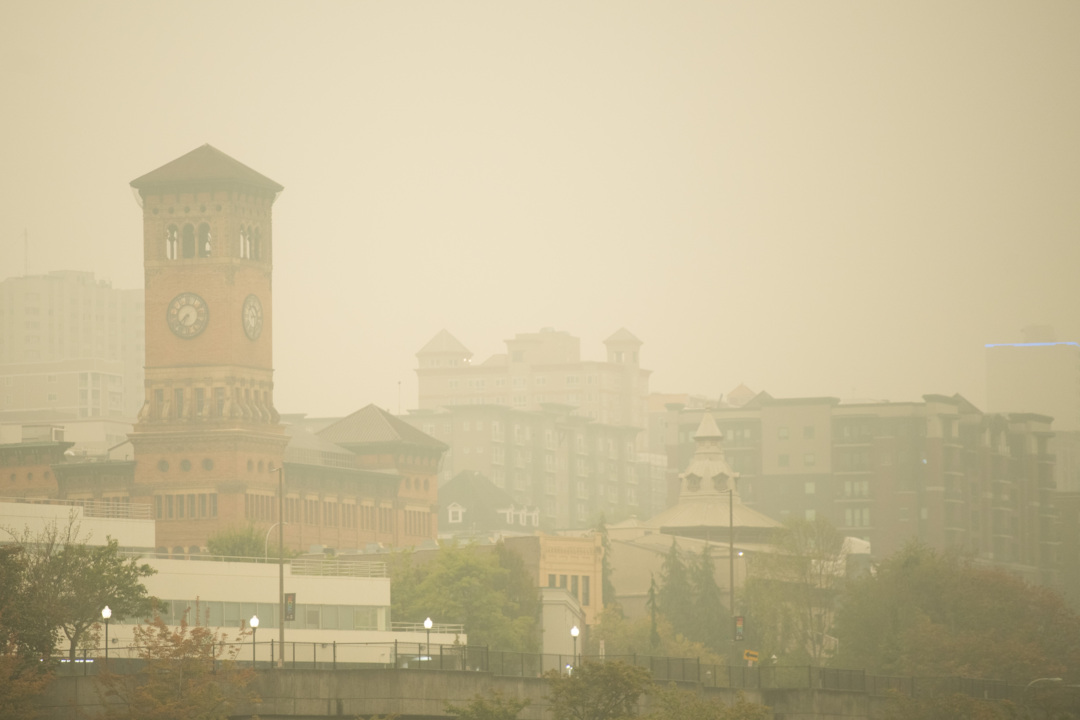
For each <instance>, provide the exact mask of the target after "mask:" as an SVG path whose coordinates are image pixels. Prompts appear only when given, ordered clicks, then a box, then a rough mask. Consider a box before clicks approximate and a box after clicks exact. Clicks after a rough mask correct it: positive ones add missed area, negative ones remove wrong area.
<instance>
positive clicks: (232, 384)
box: [130, 145, 287, 554]
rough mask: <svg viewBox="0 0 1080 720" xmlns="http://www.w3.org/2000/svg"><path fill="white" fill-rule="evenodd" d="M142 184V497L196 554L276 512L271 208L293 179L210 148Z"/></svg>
mask: <svg viewBox="0 0 1080 720" xmlns="http://www.w3.org/2000/svg"><path fill="white" fill-rule="evenodd" d="M131 186H132V187H133V188H134V189H135V191H136V193H137V196H138V198H139V201H140V205H141V206H142V209H143V258H144V266H145V270H146V403H145V404H144V405H143V408H142V410H141V411H140V413H139V417H138V423H137V424H136V425H135V428H134V431H133V433H132V434H131V436H130V437H131V442H132V444H133V445H134V450H135V471H134V472H135V475H134V487H133V492H132V495H133V499H135V498H138V499H139V500H141V501H143V502H148V503H150V504H151V505H152V506H153V508H154V514H155V517H156V518H157V546H158V551H159V552H162V551H167V552H170V553H172V554H177V553H185V554H194V553H199V552H202V551H204V550H205V547H206V540H207V538H208V537H210V536H211V535H213V534H214V533H215V532H217V531H219V530H221V529H224V528H227V527H235V526H239V525H243V524H245V523H246V522H247V521H248V520H247V518H276V517H277V495H276V489H277V477H276V475H275V474H273V473H271V472H270V468H271V467H281V465H282V462H283V459H284V451H285V445H286V443H287V437H286V435H285V432H284V429H283V428H282V426H281V424H280V423H279V417H278V413H277V411H276V410H275V409H274V384H273V364H272V342H271V340H272V333H271V320H272V318H273V312H272V303H271V266H272V260H273V241H272V239H273V234H272V232H271V207H272V206H273V204H274V200H275V199H276V198H277V195H278V193H280V192H281V190H282V189H283V188H282V186H281V185H279V184H278V183H276V182H274V181H273V180H271V179H269V178H267V177H265V176H263V175H261V174H259V173H257V172H255V171H254V170H252V169H251V168H249V167H247V166H245V165H243V164H241V163H239V162H237V161H236V160H234V159H232V158H231V157H229V156H228V155H225V154H224V153H222V152H221V151H219V150H217V149H215V148H213V147H211V146H209V145H203V146H202V147H200V148H197V149H195V150H192V151H191V152H189V153H188V154H186V155H184V156H182V157H180V158H177V159H176V160H173V161H172V162H170V163H168V164H166V165H163V166H162V167H160V168H158V169H157V170H154V171H152V172H150V173H147V174H146V175H143V176H142V177H140V178H138V179H136V180H134V181H132V183H131ZM262 525H264V526H268V523H266V522H263V523H262Z"/></svg>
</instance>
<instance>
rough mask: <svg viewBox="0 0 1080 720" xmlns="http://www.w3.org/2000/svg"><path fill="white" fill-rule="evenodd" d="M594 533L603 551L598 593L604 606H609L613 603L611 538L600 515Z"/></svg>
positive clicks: (613, 585)
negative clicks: (598, 534) (597, 535)
mask: <svg viewBox="0 0 1080 720" xmlns="http://www.w3.org/2000/svg"><path fill="white" fill-rule="evenodd" d="M596 532H598V533H600V547H601V549H602V550H603V551H604V555H603V557H602V558H601V560H600V586H601V588H600V593H601V595H602V596H603V601H604V605H610V604H612V603H614V602H615V582H614V580H613V579H612V578H613V576H614V575H615V569H614V568H612V567H611V538H610V537H608V530H607V521H606V520H605V519H604V516H603V515H602V514H601V515H600V522H599V523H597V525H596Z"/></svg>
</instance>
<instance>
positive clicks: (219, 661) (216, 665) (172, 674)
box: [97, 606, 256, 720]
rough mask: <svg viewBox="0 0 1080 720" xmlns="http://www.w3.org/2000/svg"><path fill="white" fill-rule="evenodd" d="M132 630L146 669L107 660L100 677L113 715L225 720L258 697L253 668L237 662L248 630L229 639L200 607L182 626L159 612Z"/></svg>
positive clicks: (137, 719) (133, 719)
mask: <svg viewBox="0 0 1080 720" xmlns="http://www.w3.org/2000/svg"><path fill="white" fill-rule="evenodd" d="M134 632H135V646H136V647H138V648H139V657H140V658H141V659H142V660H143V661H144V665H143V667H142V669H141V670H140V671H139V672H138V673H137V674H135V675H127V674H125V675H121V674H114V673H112V672H110V669H109V667H108V666H107V665H106V666H105V667H104V668H103V670H102V671H101V673H100V674H99V675H98V678H97V687H98V694H99V696H100V697H101V699H102V700H103V704H104V705H105V706H106V713H105V717H107V718H109V719H110V720H225V718H228V717H229V716H230V715H232V713H233V710H234V709H235V707H236V705H237V704H238V703H240V702H244V701H247V702H251V701H253V700H255V699H256V698H255V695H254V693H252V692H251V691H250V690H249V686H250V685H251V682H252V681H253V680H254V679H255V672H254V670H252V669H251V668H241V667H239V666H238V665H237V663H236V655H237V654H238V653H239V652H240V651H241V649H243V645H242V644H241V643H240V641H241V640H242V639H243V637H244V635H245V634H248V633H242V634H240V635H238V636H237V637H236V638H234V639H233V641H232V642H231V643H229V642H227V638H226V636H225V634H224V633H220V634H218V633H215V632H214V631H213V630H211V629H210V628H209V627H207V626H206V625H205V624H203V623H202V621H201V620H200V619H199V618H198V606H196V618H195V623H194V624H189V623H188V618H187V613H185V614H184V617H183V618H182V619H181V621H180V624H179V625H178V626H175V627H170V626H169V625H167V624H166V623H165V621H164V620H162V619H161V618H160V617H156V618H154V620H153V622H151V623H150V624H149V625H136V626H135V631H134Z"/></svg>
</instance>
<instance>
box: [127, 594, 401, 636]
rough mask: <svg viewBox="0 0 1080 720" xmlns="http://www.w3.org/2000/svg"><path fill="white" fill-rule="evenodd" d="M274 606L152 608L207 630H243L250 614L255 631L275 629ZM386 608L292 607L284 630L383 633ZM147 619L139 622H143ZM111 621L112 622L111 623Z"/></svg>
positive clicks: (171, 620) (177, 604)
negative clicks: (255, 619) (292, 616)
mask: <svg viewBox="0 0 1080 720" xmlns="http://www.w3.org/2000/svg"><path fill="white" fill-rule="evenodd" d="M279 607H280V606H279V605H278V604H277V603H254V602H222V601H215V600H199V601H195V600H164V601H162V602H161V604H159V605H158V607H157V608H156V609H155V611H156V613H157V614H158V615H159V616H160V617H161V619H162V620H164V621H165V622H166V623H168V624H169V625H179V624H180V622H181V621H182V620H184V619H185V618H186V620H187V622H188V624H190V625H194V624H196V622H198V623H199V624H201V625H206V626H210V627H234V628H237V629H242V628H246V627H247V626H248V621H249V620H250V619H251V617H252V616H253V615H254V616H256V617H258V618H259V628H260V629H264V628H276V627H279V623H278V610H279ZM388 613H389V608H387V607H380V606H375V605H320V604H312V603H297V604H296V610H295V614H296V619H295V620H289V621H286V624H285V627H287V628H293V629H298V630H386V629H387V624H388V623H387V615H388ZM148 620H149V618H146V619H144V620H143V622H147V621H148ZM136 621H137V618H130V617H129V618H125V619H123V620H120V621H119V622H120V623H121V624H126V625H134V624H135V622H136ZM114 622H115V621H114Z"/></svg>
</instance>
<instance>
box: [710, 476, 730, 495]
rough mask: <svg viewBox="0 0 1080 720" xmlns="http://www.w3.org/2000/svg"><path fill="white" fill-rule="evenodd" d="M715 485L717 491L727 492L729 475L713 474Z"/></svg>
mask: <svg viewBox="0 0 1080 720" xmlns="http://www.w3.org/2000/svg"><path fill="white" fill-rule="evenodd" d="M712 481H713V487H714V488H715V489H716V491H717V492H727V490H728V489H727V484H728V476H727V475H726V474H724V473H720V474H719V475H715V476H713V479H712Z"/></svg>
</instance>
